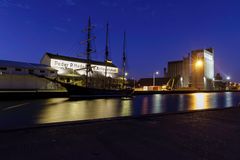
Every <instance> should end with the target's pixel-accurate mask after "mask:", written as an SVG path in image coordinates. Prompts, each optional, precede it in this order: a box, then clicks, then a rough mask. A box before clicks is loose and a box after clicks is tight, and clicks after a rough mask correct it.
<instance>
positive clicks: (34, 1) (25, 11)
mask: <svg viewBox="0 0 240 160" xmlns="http://www.w3.org/2000/svg"><path fill="white" fill-rule="evenodd" d="M88 16H91V17H92V21H93V24H94V25H95V31H94V34H95V35H96V37H97V39H96V41H95V46H96V49H97V53H95V54H94V55H93V58H95V59H100V60H102V59H103V56H104V48H105V46H104V45H105V24H106V22H107V21H109V23H110V49H111V52H110V57H111V58H112V60H113V62H114V63H115V64H116V65H118V66H121V54H122V41H123V32H124V30H126V32H127V55H128V71H129V77H130V78H135V79H137V78H140V77H152V74H153V72H155V71H159V72H160V74H161V75H162V74H163V67H165V66H166V65H167V61H170V60H179V59H182V57H183V56H186V55H187V53H189V52H190V51H191V50H194V49H201V48H208V47H213V48H214V49H215V68H216V71H217V72H220V73H222V75H230V76H231V77H232V79H233V80H235V81H239V80H240V74H239V66H240V63H239V59H240V54H239V50H240V1H237V0H236V1H231V0H225V1H224V0H0V59H5V60H15V61H23V62H33V63H39V61H40V59H41V57H42V56H43V54H44V53H45V52H52V53H58V54H63V55H68V56H74V57H75V56H80V57H83V56H84V55H83V54H82V51H83V48H84V46H82V45H80V42H81V41H82V40H84V39H85V35H84V33H82V30H83V28H84V26H86V24H87V19H88Z"/></svg>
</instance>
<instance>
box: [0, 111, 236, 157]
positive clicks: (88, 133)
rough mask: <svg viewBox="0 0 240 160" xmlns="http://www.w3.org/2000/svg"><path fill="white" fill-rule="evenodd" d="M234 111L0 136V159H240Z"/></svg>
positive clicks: (3, 133)
mask: <svg viewBox="0 0 240 160" xmlns="http://www.w3.org/2000/svg"><path fill="white" fill-rule="evenodd" d="M239 117H240V108H238V107H235V108H228V109H216V110H208V111H195V112H188V113H177V114H165V115H162V114H161V115H153V116H144V117H139V118H123V119H118V120H106V121H99V122H88V123H81V122H79V123H74V124H68V125H59V126H51V127H50V126H48V127H37V128H29V129H19V130H9V131H1V132H0V159H1V160H5V159H14V160H15V159H24V160H27V159H35V160H38V159H44V160H46V159H51V160H53V159H58V160H61V159H71V160H74V159H84V160H85V159H86V160H88V159H101V160H106V159H123V160H126V159H140V160H141V159H148V160H151V159H158V160H159V159H176V160H188V159H189V160H198V159H221V160H224V159H227V160H229V159H230V160H231V159H236V160H237V159H240V149H239V148H240V118H239Z"/></svg>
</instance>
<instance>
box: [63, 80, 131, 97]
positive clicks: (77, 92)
mask: <svg viewBox="0 0 240 160" xmlns="http://www.w3.org/2000/svg"><path fill="white" fill-rule="evenodd" d="M62 86H63V87H65V88H66V89H67V91H68V94H69V97H70V98H112V97H131V96H132V94H133V89H123V90H117V89H116V90H115V89H98V88H90V87H82V86H77V85H73V84H68V83H65V84H63V83H62Z"/></svg>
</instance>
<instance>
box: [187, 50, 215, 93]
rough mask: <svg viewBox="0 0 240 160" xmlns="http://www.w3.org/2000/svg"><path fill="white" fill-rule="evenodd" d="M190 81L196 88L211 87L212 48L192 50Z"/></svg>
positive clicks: (212, 71)
mask: <svg viewBox="0 0 240 160" xmlns="http://www.w3.org/2000/svg"><path fill="white" fill-rule="evenodd" d="M191 60H192V63H191V83H192V87H194V88H196V89H205V90H209V89H212V88H213V79H214V50H213V49H212V48H209V49H202V50H194V51H192V53H191Z"/></svg>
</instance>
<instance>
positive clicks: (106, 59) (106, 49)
mask: <svg viewBox="0 0 240 160" xmlns="http://www.w3.org/2000/svg"><path fill="white" fill-rule="evenodd" d="M108 27H109V24H108V23H107V26H106V48H105V79H104V88H106V81H107V80H106V78H107V63H108V60H109V37H108V36H109V33H108V32H109V31H108Z"/></svg>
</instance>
